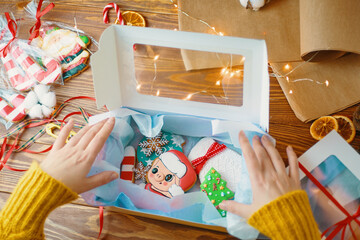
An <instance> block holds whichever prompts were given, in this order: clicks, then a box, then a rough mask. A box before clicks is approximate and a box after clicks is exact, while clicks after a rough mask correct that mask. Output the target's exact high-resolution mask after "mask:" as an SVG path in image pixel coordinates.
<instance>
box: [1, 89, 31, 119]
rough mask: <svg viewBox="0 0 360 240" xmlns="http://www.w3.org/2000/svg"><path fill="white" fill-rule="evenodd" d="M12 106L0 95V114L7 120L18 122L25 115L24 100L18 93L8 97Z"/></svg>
mask: <svg viewBox="0 0 360 240" xmlns="http://www.w3.org/2000/svg"><path fill="white" fill-rule="evenodd" d="M8 100H9V102H10V103H11V105H12V106H10V105H9V104H8V102H7V101H5V100H4V99H3V98H2V97H0V116H1V117H3V118H4V119H6V120H7V121H9V122H19V121H21V120H23V119H24V118H25V117H26V113H25V106H24V100H25V97H24V96H23V95H20V94H13V95H11V96H10V98H9V99H8Z"/></svg>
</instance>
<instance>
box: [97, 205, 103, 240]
mask: <svg viewBox="0 0 360 240" xmlns="http://www.w3.org/2000/svg"><path fill="white" fill-rule="evenodd" d="M99 225H100V230H99V236H98V238H97V239H100V235H101V232H102V229H103V225H104V207H103V206H100V207H99Z"/></svg>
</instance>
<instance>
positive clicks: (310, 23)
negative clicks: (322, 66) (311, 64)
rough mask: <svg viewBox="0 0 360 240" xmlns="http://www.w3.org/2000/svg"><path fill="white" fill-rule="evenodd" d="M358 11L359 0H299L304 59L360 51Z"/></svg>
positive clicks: (359, 9)
mask: <svg viewBox="0 0 360 240" xmlns="http://www.w3.org/2000/svg"><path fill="white" fill-rule="evenodd" d="M359 11H360V1H359V0H347V1H339V0H315V1H314V0H300V36H301V38H300V46H301V56H302V58H303V59H304V60H311V61H323V60H331V59H335V58H338V57H341V56H343V55H344V54H346V53H347V52H352V53H357V54H360V42H359V41H358V39H360V27H359V26H360V14H359ZM294 24H295V22H294Z"/></svg>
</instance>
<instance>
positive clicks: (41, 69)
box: [0, 44, 61, 91]
mask: <svg viewBox="0 0 360 240" xmlns="http://www.w3.org/2000/svg"><path fill="white" fill-rule="evenodd" d="M0 59H1V62H2V63H3V65H4V68H5V70H6V73H7V75H8V78H9V82H10V85H11V86H12V87H13V88H15V89H16V90H18V91H27V90H29V89H30V88H31V87H33V86H34V85H35V84H37V83H42V84H52V83H54V82H55V81H57V80H58V79H59V78H60V76H61V67H60V64H59V63H58V62H57V61H56V60H55V59H54V58H52V57H49V56H42V57H41V58H39V59H38V60H39V62H40V63H39V62H37V61H35V60H34V58H33V57H32V56H30V55H29V54H28V53H27V52H26V51H24V49H23V48H22V47H21V46H19V45H17V44H15V45H13V46H12V47H11V49H10V52H9V53H8V54H7V55H6V56H4V54H1V56H0Z"/></svg>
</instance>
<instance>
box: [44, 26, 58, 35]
mask: <svg viewBox="0 0 360 240" xmlns="http://www.w3.org/2000/svg"><path fill="white" fill-rule="evenodd" d="M59 29H60V28H59V27H53V28H50V29H49V30H47V31H46V34H49V33H51V32H53V31H56V30H59Z"/></svg>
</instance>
